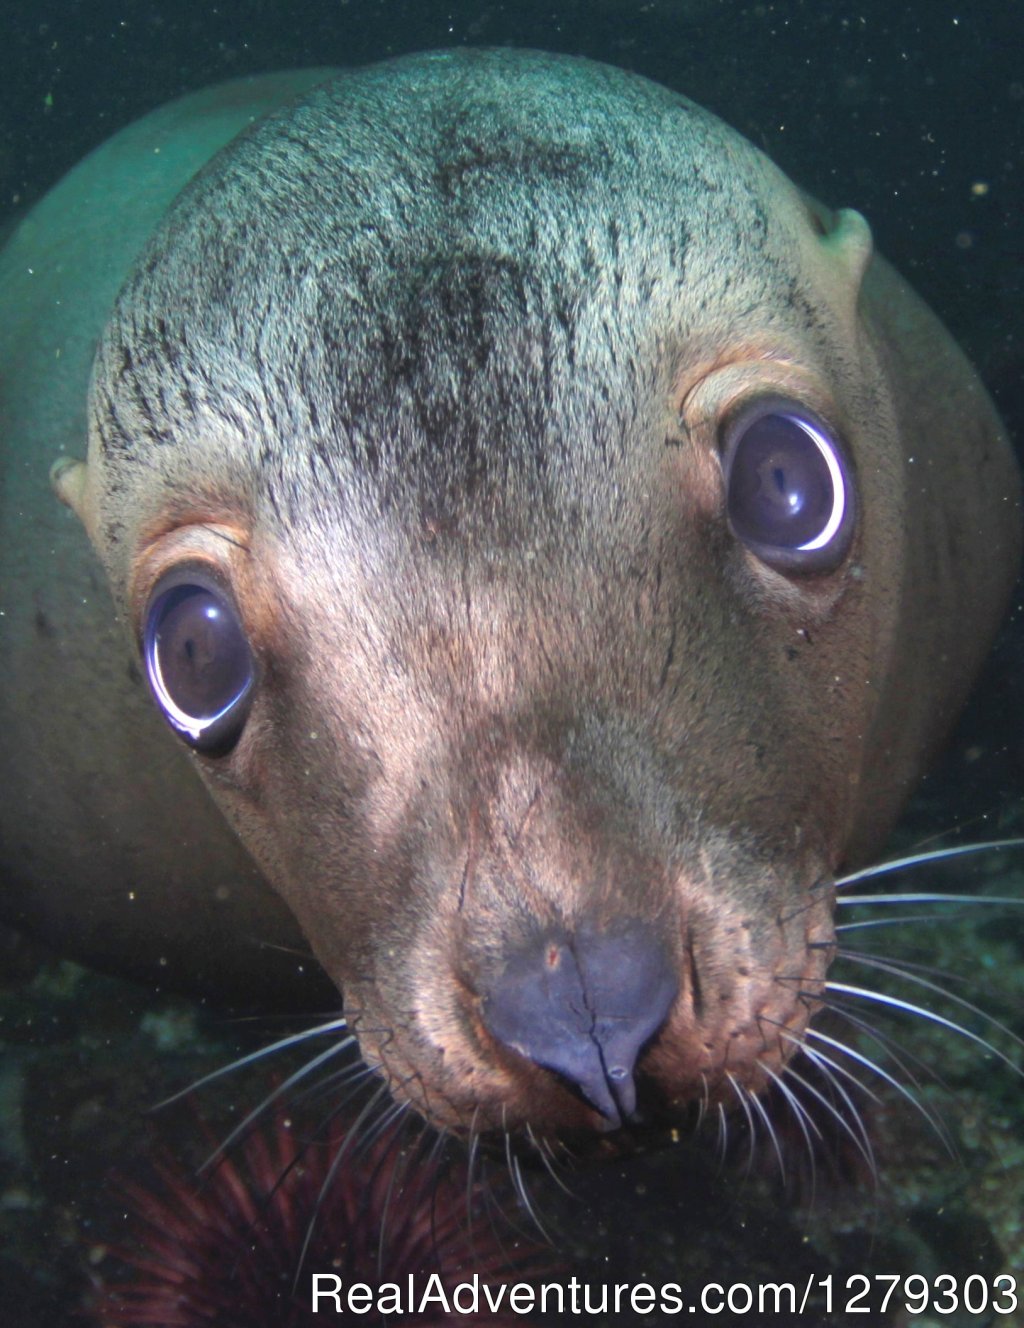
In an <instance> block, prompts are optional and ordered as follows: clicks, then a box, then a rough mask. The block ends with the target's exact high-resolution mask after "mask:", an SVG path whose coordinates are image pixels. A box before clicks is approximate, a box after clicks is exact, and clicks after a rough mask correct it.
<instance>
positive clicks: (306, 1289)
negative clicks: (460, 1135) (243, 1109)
mask: <svg viewBox="0 0 1024 1328" xmlns="http://www.w3.org/2000/svg"><path fill="white" fill-rule="evenodd" d="M339 1155H340V1164H339V1162H338V1159H339ZM154 1170H155V1171H156V1175H157V1183H156V1185H155V1186H154V1187H153V1188H146V1187H144V1186H142V1185H140V1184H138V1183H136V1182H124V1183H122V1184H121V1187H120V1189H121V1193H122V1194H123V1196H124V1197H125V1199H126V1200H127V1211H126V1214H125V1216H126V1220H127V1221H128V1222H129V1223H131V1224H132V1231H131V1234H130V1236H129V1238H128V1240H127V1241H126V1242H125V1243H124V1244H121V1245H119V1246H118V1247H117V1248H116V1249H115V1250H113V1251H112V1253H113V1254H114V1255H115V1256H116V1257H117V1258H119V1259H120V1260H122V1261H123V1262H124V1264H126V1265H127V1267H128V1269H129V1270H130V1276H128V1277H127V1278H126V1279H125V1280H123V1281H119V1282H117V1283H115V1284H110V1285H105V1286H103V1287H102V1289H101V1291H100V1296H99V1300H98V1303H97V1305H96V1307H95V1310H94V1314H95V1317H96V1322H97V1323H98V1324H99V1325H102V1328H210V1326H211V1325H215V1326H216V1328H303V1326H305V1325H330V1324H335V1323H342V1322H345V1323H351V1322H353V1315H354V1314H355V1313H357V1311H356V1310H355V1302H347V1301H345V1300H343V1301H341V1302H340V1304H341V1305H344V1310H342V1312H339V1311H338V1309H337V1308H335V1302H334V1301H333V1300H331V1299H330V1298H329V1297H328V1295H327V1294H326V1292H327V1291H329V1290H330V1289H332V1288H337V1287H339V1284H340V1288H341V1291H340V1294H341V1295H342V1296H347V1295H348V1294H349V1291H350V1289H351V1288H353V1287H354V1286H355V1284H363V1285H364V1286H365V1288H366V1290H365V1291H363V1292H362V1293H359V1294H360V1297H361V1298H360V1302H359V1303H361V1304H362V1305H363V1306H364V1307H369V1306H372V1307H373V1312H372V1313H367V1312H366V1309H365V1308H364V1309H363V1311H362V1312H361V1313H360V1318H359V1321H361V1322H363V1323H386V1322H401V1323H402V1325H403V1328H426V1326H427V1325H431V1326H432V1328H433V1326H437V1328H440V1326H441V1325H445V1324H456V1323H458V1324H461V1325H492V1326H493V1328H498V1326H499V1325H503V1324H505V1325H507V1324H509V1323H511V1322H513V1319H514V1321H515V1322H517V1323H523V1322H524V1319H523V1317H522V1315H521V1314H517V1315H515V1316H513V1315H512V1313H511V1312H510V1310H509V1296H510V1293H511V1291H512V1287H513V1285H514V1284H515V1283H517V1282H526V1283H528V1284H529V1285H531V1286H534V1285H536V1283H537V1280H538V1279H539V1278H540V1277H541V1276H543V1275H544V1274H549V1273H551V1272H552V1271H553V1264H552V1261H551V1259H550V1257H549V1256H548V1255H547V1254H546V1253H545V1251H544V1250H543V1249H542V1248H541V1247H539V1246H538V1245H536V1244H534V1243H532V1242H529V1241H524V1240H523V1239H522V1238H521V1237H517V1236H516V1235H515V1233H513V1232H512V1231H511V1229H510V1228H509V1227H508V1224H507V1223H501V1224H500V1225H501V1227H503V1228H504V1229H503V1230H502V1229H500V1228H499V1227H498V1226H496V1225H495V1215H494V1214H493V1213H492V1212H488V1211H486V1206H485V1204H484V1199H485V1194H484V1190H483V1187H482V1185H480V1184H479V1183H473V1182H472V1181H471V1180H470V1177H469V1174H468V1171H467V1168H466V1165H465V1164H464V1163H461V1164H452V1165H446V1164H444V1163H442V1162H441V1161H439V1160H438V1156H437V1152H436V1150H432V1149H431V1148H430V1147H429V1146H428V1144H427V1142H426V1141H425V1138H424V1136H420V1137H418V1138H416V1139H414V1140H413V1141H412V1142H406V1141H405V1140H404V1138H403V1135H402V1131H401V1129H400V1128H397V1127H395V1126H392V1127H390V1128H389V1129H388V1130H387V1131H385V1132H384V1133H383V1134H382V1135H381V1136H380V1137H379V1138H378V1139H377V1140H376V1141H375V1142H374V1143H372V1144H370V1145H365V1146H364V1145H362V1144H359V1143H357V1142H354V1141H353V1138H352V1136H351V1135H350V1134H349V1133H347V1132H346V1130H345V1129H344V1128H342V1127H341V1126H333V1127H332V1128H331V1129H330V1130H329V1131H328V1132H326V1133H325V1134H323V1135H321V1136H320V1137H318V1138H316V1139H315V1140H312V1141H308V1140H306V1139H305V1138H303V1137H301V1136H300V1135H298V1133H297V1131H296V1130H295V1129H294V1128H293V1125H292V1122H291V1121H290V1120H288V1119H287V1118H286V1117H285V1116H284V1115H281V1114H279V1115H278V1116H277V1117H276V1119H275V1121H274V1123H273V1125H272V1127H269V1128H268V1129H266V1130H265V1131H260V1130H254V1131H253V1132H252V1133H251V1134H250V1135H249V1136H248V1138H247V1139H246V1140H245V1142H244V1143H243V1144H242V1145H241V1146H240V1147H239V1148H238V1149H237V1150H236V1152H235V1154H234V1156H232V1157H226V1158H223V1159H222V1160H221V1161H220V1162H219V1164H218V1165H217V1166H216V1168H215V1169H214V1170H213V1171H212V1173H211V1174H210V1175H209V1176H208V1177H207V1178H206V1179H205V1180H202V1181H197V1180H196V1178H195V1177H194V1176H193V1175H191V1174H189V1173H188V1172H187V1171H186V1170H184V1169H183V1168H181V1167H180V1166H178V1165H177V1164H175V1163H172V1162H171V1161H170V1160H168V1159H167V1158H164V1159H163V1160H161V1161H160V1162H157V1163H155V1164H154ZM486 1197H489V1199H490V1201H491V1202H492V1203H493V1202H494V1200H495V1199H497V1201H498V1202H499V1203H501V1204H502V1206H504V1201H505V1197H506V1196H505V1194H504V1192H503V1191H502V1192H497V1193H495V1192H494V1191H492V1192H491V1193H490V1195H489V1196H486ZM297 1274H298V1276H297ZM315 1274H321V1275H323V1274H326V1275H327V1276H326V1277H324V1276H321V1278H320V1280H319V1281H318V1282H317V1283H316V1287H317V1289H318V1290H319V1291H320V1292H321V1295H320V1296H319V1299H318V1302H317V1309H316V1311H314V1309H313V1290H314V1275H315ZM474 1288H475V1293H474ZM487 1289H490V1291H491V1295H490V1296H488V1295H487ZM499 1293H500V1297H501V1298H500V1299H496V1297H497V1296H498V1294H499ZM346 1311H347V1312H346ZM527 1321H528V1320H527Z"/></svg>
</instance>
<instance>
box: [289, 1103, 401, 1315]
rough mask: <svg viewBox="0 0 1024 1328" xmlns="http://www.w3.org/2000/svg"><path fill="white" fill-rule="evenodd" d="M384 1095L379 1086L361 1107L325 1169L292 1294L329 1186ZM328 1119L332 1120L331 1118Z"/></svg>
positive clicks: (299, 1259) (303, 1264) (296, 1269)
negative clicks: (325, 1172)
mask: <svg viewBox="0 0 1024 1328" xmlns="http://www.w3.org/2000/svg"><path fill="white" fill-rule="evenodd" d="M386 1095H387V1086H386V1085H385V1084H381V1085H380V1087H379V1088H378V1089H377V1091H376V1092H375V1093H374V1094H373V1096H372V1097H371V1098H370V1100H369V1101H368V1102H367V1103H366V1105H365V1106H364V1107H363V1109H362V1111H361V1112H360V1113H359V1115H358V1116H357V1117H356V1119H355V1120H354V1121H353V1123H352V1127H351V1129H350V1130H349V1131H348V1133H347V1134H346V1136H345V1139H344V1141H343V1142H342V1145H341V1147H340V1148H339V1149H338V1151H337V1153H335V1155H334V1157H333V1158H332V1159H331V1165H330V1166H329V1167H328V1168H327V1174H326V1176H325V1177H324V1181H323V1184H322V1185H321V1186H320V1193H319V1194H318V1195H317V1199H316V1203H315V1204H314V1205H313V1212H312V1215H311V1216H310V1219H309V1222H308V1223H307V1225H306V1234H305V1236H304V1238H303V1241H302V1247H301V1249H300V1250H299V1257H298V1260H297V1262H296V1266H295V1277H294V1279H293V1281H292V1292H293V1294H294V1292H295V1289H296V1288H297V1287H298V1284H299V1278H300V1277H301V1275H302V1269H303V1267H304V1266H305V1263H306V1255H307V1254H308V1253H309V1246H310V1243H311V1242H312V1239H313V1232H314V1231H315V1230H316V1223H317V1218H318V1217H319V1216H320V1209H321V1208H322V1207H323V1203H324V1199H325V1198H326V1196H327V1193H328V1191H329V1190H330V1189H331V1186H332V1185H333V1184H334V1180H335V1177H336V1176H337V1174H338V1171H339V1170H340V1168H341V1164H342V1161H343V1160H344V1158H345V1156H346V1154H347V1153H348V1152H349V1149H350V1148H351V1147H352V1144H353V1141H354V1140H356V1139H358V1138H359V1131H360V1129H361V1128H362V1124H363V1121H364V1120H365V1119H366V1118H367V1116H369V1115H370V1114H371V1113H372V1112H373V1111H374V1110H376V1108H377V1105H378V1103H379V1102H380V1101H381V1099H382V1098H383V1097H386ZM396 1105H397V1104H395V1103H392V1109H393V1108H394V1107H395V1106H396ZM330 1119H333V1117H331V1118H330Z"/></svg>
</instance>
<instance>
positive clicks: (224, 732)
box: [142, 568, 255, 756]
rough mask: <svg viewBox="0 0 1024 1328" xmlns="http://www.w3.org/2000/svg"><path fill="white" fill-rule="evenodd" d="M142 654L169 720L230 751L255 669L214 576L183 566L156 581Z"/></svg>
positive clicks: (191, 736)
mask: <svg viewBox="0 0 1024 1328" xmlns="http://www.w3.org/2000/svg"><path fill="white" fill-rule="evenodd" d="M142 656H143V663H144V665H145V669H146V677H147V679H148V681H149V686H150V690H151V691H152V693H153V697H154V699H155V701H156V703H157V705H158V706H159V708H160V710H161V711H162V712H163V715H164V718H165V719H166V720H167V722H168V724H170V726H171V728H173V729H174V730H175V731H176V732H177V733H178V734H180V735H181V737H182V738H184V739H185V741H186V742H187V743H188V744H189V745H190V746H191V747H194V748H195V749H196V750H197V751H201V752H204V753H206V754H207V755H212V756H222V755H225V754H226V753H227V752H229V751H230V750H231V748H232V747H234V745H235V743H237V741H238V739H239V737H240V736H241V733H242V729H243V728H244V726H245V721H246V718H247V717H248V714H249V706H250V703H251V699H252V689H253V681H254V677H255V669H254V666H253V658H252V652H251V650H250V649H249V642H248V640H247V639H246V635H245V631H244V629H243V628H242V624H241V622H240V621H239V618H238V613H237V611H236V610H235V607H234V604H233V603H232V602H231V600H230V598H229V596H228V595H227V593H226V592H225V591H224V590H223V589H222V588H221V587H220V586H219V585H218V584H217V582H216V580H215V579H214V578H213V577H212V576H210V575H208V574H206V573H204V572H202V571H200V570H198V569H196V568H179V569H176V570H175V571H173V572H171V573H169V574H168V575H167V576H165V577H163V578H162V579H161V580H160V581H158V582H157V584H156V586H155V587H154V590H153V593H152V594H151V595H150V598H149V604H148V606H147V609H146V618H145V623H144V626H143V640H142Z"/></svg>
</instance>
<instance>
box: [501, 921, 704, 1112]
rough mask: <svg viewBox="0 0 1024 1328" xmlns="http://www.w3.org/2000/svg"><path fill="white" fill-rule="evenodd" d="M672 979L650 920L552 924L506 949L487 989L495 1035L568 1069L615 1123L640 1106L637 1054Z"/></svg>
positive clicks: (658, 1018)
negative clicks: (601, 925)
mask: <svg viewBox="0 0 1024 1328" xmlns="http://www.w3.org/2000/svg"><path fill="white" fill-rule="evenodd" d="M677 991H678V980H677V977H676V972H675V966H674V964H673V963H672V960H671V956H670V954H669V953H668V951H667V950H666V948H665V946H664V945H663V943H662V941H661V939H660V937H659V936H658V934H657V933H656V932H655V930H654V928H653V927H651V926H650V925H649V924H647V923H642V922H636V921H632V922H628V923H623V924H619V926H618V927H616V928H612V929H609V930H606V931H597V930H596V929H593V928H581V929H580V930H579V931H578V932H576V933H574V934H570V933H568V932H564V931H558V932H554V933H552V932H548V933H546V934H544V935H542V936H538V937H536V938H534V939H532V940H531V942H530V943H529V944H528V945H526V946H524V947H523V948H522V949H520V950H517V951H515V952H514V953H513V954H511V955H510V956H509V957H508V959H507V961H506V964H505V968H504V969H503V970H502V972H501V973H500V974H499V975H498V977H497V978H496V980H495V981H494V982H493V983H492V984H491V985H490V987H489V988H488V989H486V990H485V991H484V993H483V1020H484V1024H485V1025H486V1027H487V1028H488V1030H489V1031H490V1033H491V1034H492V1035H493V1036H494V1037H496V1038H497V1039H498V1040H499V1041H500V1042H502V1043H504V1044H505V1045H506V1046H508V1047H510V1048H511V1049H512V1050H514V1051H517V1052H518V1053H519V1054H520V1055H522V1056H525V1057H526V1058H527V1059H528V1060H531V1061H533V1062H534V1063H535V1064H536V1065H541V1066H543V1067H545V1068H546V1069H549V1070H554V1071H556V1072H557V1073H558V1074H561V1075H563V1076H564V1077H565V1078H567V1079H569V1080H570V1081H571V1082H572V1083H573V1084H575V1085H576V1087H577V1088H578V1089H579V1090H580V1091H581V1092H582V1093H583V1094H584V1096H585V1097H586V1098H587V1099H588V1101H590V1102H591V1103H592V1105H593V1106H594V1107H596V1108H597V1110H598V1111H599V1112H600V1113H601V1114H602V1115H603V1116H604V1117H605V1118H606V1120H607V1121H608V1123H609V1126H616V1125H620V1124H621V1123H622V1121H623V1120H624V1119H628V1118H629V1117H631V1116H632V1115H633V1114H634V1112H635V1111H636V1084H635V1083H634V1079H633V1072H634V1069H635V1066H636V1061H637V1058H638V1056H639V1055H640V1052H641V1050H642V1048H643V1046H644V1044H645V1043H646V1042H648V1041H649V1040H650V1039H651V1038H652V1037H653V1036H654V1034H655V1033H656V1032H657V1031H658V1029H659V1028H660V1027H661V1026H662V1024H663V1023H664V1022H665V1019H666V1018H667V1017H668V1013H669V1010H670V1009H671V1007H672V1003H673V1001H674V1000H675V998H676V993H677Z"/></svg>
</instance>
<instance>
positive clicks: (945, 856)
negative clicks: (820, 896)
mask: <svg viewBox="0 0 1024 1328" xmlns="http://www.w3.org/2000/svg"><path fill="white" fill-rule="evenodd" d="M1015 848H1024V838H1022V837H1020V836H1017V837H1015V838H1012V839H986V840H980V841H979V842H978V843H976V844H956V845H954V846H953V847H952V848H937V849H929V850H928V851H927V852H926V853H911V854H909V855H908V856H907V857H905V858H893V859H892V860H891V861H890V862H880V863H877V864H876V865H875V866H874V867H863V868H861V870H860V871H855V872H850V873H848V875H846V876H840V877H839V878H838V880H837V881H836V889H837V890H841V889H843V888H844V887H845V886H847V885H852V884H853V883H854V882H855V881H871V880H874V878H875V877H876V876H886V875H888V874H889V873H890V872H895V871H902V870H903V869H904V868H905V867H920V866H921V865H922V864H923V863H926V862H944V861H948V860H950V859H952V858H960V857H965V856H967V855H968V854H971V853H987V852H998V851H999V850H1001V849H1015Z"/></svg>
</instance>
